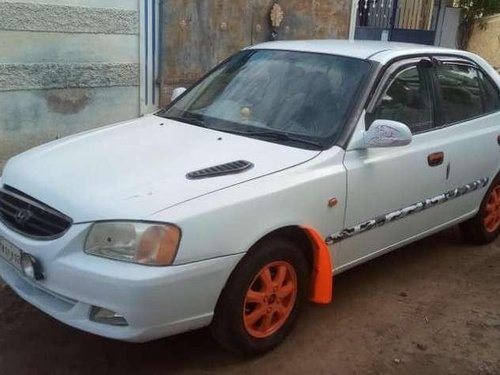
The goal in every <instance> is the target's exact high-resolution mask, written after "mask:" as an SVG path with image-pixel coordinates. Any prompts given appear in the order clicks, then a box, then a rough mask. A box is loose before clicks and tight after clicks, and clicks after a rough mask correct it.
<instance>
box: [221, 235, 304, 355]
mask: <svg viewBox="0 0 500 375" xmlns="http://www.w3.org/2000/svg"><path fill="white" fill-rule="evenodd" d="M307 284H308V267H307V261H306V259H305V257H304V255H303V254H302V252H301V251H300V249H299V248H298V247H297V246H296V245H295V244H294V243H293V242H291V241H289V240H286V239H271V240H269V241H267V242H265V243H263V244H261V245H260V246H257V247H256V248H254V249H252V250H251V251H250V252H249V253H248V254H247V255H246V256H245V257H244V258H243V260H242V261H241V262H240V264H239V265H238V266H237V267H236V269H235V271H234V272H233V274H232V275H231V277H230V279H229V281H228V283H227V285H226V287H225V288H224V290H223V292H222V295H221V297H220V299H219V302H218V304H217V308H216V309H215V315H214V320H213V322H212V326H211V328H212V333H213V336H214V338H215V339H216V340H217V341H218V342H220V343H221V344H222V345H223V346H224V347H225V348H227V349H229V350H231V351H233V352H237V353H239V354H243V355H249V356H251V355H258V354H262V353H265V352H267V351H269V350H272V349H273V348H274V347H276V346H277V345H279V344H280V343H281V342H282V341H283V340H284V339H285V337H286V336H287V335H288V334H289V332H290V331H291V329H292V326H293V324H294V322H295V320H296V319H297V316H298V314H299V311H300V308H301V306H302V304H303V301H304V300H305V297H306V292H307Z"/></svg>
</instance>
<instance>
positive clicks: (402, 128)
mask: <svg viewBox="0 0 500 375" xmlns="http://www.w3.org/2000/svg"><path fill="white" fill-rule="evenodd" d="M364 141H365V146H366V147H367V148H378V147H400V146H406V145H409V144H410V143H411V141H412V134H411V130H410V128H408V126H406V125H405V124H403V123H402V122H398V121H391V120H375V121H374V122H373V124H372V125H371V126H370V128H369V129H368V130H367V131H366V132H365V134H364Z"/></svg>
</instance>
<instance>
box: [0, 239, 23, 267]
mask: <svg viewBox="0 0 500 375" xmlns="http://www.w3.org/2000/svg"><path fill="white" fill-rule="evenodd" d="M22 253H23V252H22V251H21V250H20V249H18V248H17V247H16V246H14V245H12V244H11V243H10V242H8V241H7V240H5V239H3V238H1V237H0V258H2V259H4V260H5V261H6V262H7V263H9V264H10V265H12V266H14V267H15V268H16V269H18V270H20V271H21V270H22V267H21V254H22Z"/></svg>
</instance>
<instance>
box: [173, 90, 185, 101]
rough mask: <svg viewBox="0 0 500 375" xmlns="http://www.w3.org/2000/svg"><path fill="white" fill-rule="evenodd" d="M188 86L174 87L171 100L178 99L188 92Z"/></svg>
mask: <svg viewBox="0 0 500 375" xmlns="http://www.w3.org/2000/svg"><path fill="white" fill-rule="evenodd" d="M186 90H187V89H186V88H185V87H177V88H175V89H174V91H172V97H171V98H170V101H172V102H173V101H174V100H175V99H177V98H178V97H179V96H181V95H182V94H184V93H185V92H186Z"/></svg>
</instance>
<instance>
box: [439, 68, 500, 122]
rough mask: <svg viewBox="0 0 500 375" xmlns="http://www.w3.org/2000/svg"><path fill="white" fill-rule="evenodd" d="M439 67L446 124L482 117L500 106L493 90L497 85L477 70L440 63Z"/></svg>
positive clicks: (443, 113)
mask: <svg viewBox="0 0 500 375" xmlns="http://www.w3.org/2000/svg"><path fill="white" fill-rule="evenodd" d="M436 69H437V79H438V82H439V86H440V91H441V101H442V108H441V110H442V115H443V120H444V123H445V125H449V124H453V123H457V122H462V121H467V120H470V119H473V118H475V117H479V116H481V115H484V114H487V113H490V112H492V111H493V108H495V106H498V103H495V98H494V97H493V93H492V91H496V90H495V88H494V87H493V86H491V83H490V82H489V81H488V80H486V79H485V77H484V76H483V75H482V73H481V72H479V71H478V70H477V69H475V68H473V67H471V66H468V65H459V64H445V65H440V66H438V67H437V68H436ZM486 83H489V85H490V86H489V87H488V88H486V87H485V86H486V85H485V84H486ZM488 91H489V94H488ZM496 100H497V101H498V93H497V98H496Z"/></svg>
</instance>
